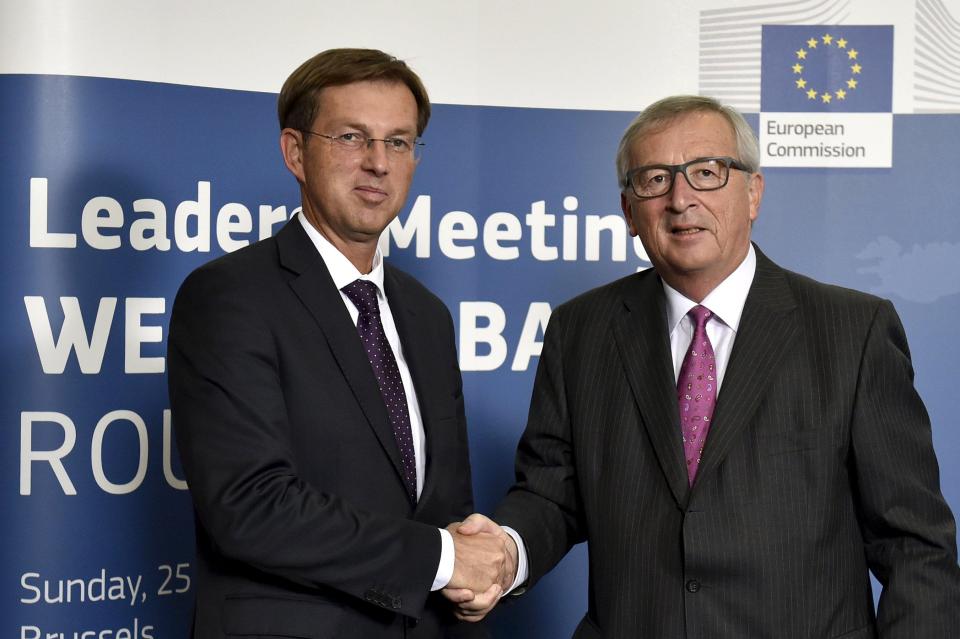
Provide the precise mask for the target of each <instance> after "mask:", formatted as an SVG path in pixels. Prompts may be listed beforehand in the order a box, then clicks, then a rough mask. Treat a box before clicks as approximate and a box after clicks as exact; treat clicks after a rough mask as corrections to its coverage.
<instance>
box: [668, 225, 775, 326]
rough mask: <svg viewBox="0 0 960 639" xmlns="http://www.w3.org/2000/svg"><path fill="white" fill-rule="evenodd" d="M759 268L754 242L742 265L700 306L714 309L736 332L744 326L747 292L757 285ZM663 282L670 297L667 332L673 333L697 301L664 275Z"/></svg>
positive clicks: (711, 292) (714, 312)
mask: <svg viewBox="0 0 960 639" xmlns="http://www.w3.org/2000/svg"><path fill="white" fill-rule="evenodd" d="M756 271H757V254H756V252H755V251H754V250H753V244H750V249H749V250H748V251H747V256H746V257H745V258H743V261H742V262H740V266H738V267H737V268H736V269H735V270H734V271H733V273H731V274H730V275H728V276H727V277H726V279H724V280H723V281H722V282H720V284H718V285H717V287H716V288H715V289H713V290H712V291H710V293H709V294H708V295H707V296H706V297H705V298H703V301H702V302H700V305H701V306H705V307H707V308H708V309H710V310H711V311H712V312H713V314H714V315H716V316H717V317H718V318H720V320H721V321H722V322H723V323H724V324H726V325H727V326H729V327H730V328H731V329H733V331H734V332H736V331H737V328H738V327H739V326H740V316H741V315H742V314H743V305H744V304H745V303H746V301H747V294H748V293H749V292H750V285H751V284H753V276H754V274H755V273H756ZM660 281H661V283H662V284H663V292H664V293H665V294H666V296H667V332H668V333H672V332H673V331H674V330H675V329H676V328H677V325H678V324H679V323H680V320H682V319H683V318H684V317H685V316H686V314H687V313H689V312H690V309H691V308H693V307H694V306H696V305H697V303H696V302H694V301H693V300H691V299H689V298H688V297H686V296H685V295H683V293H681V292H679V291H678V290H676V289H675V288H673V287H672V286H670V285H669V284H667V283H666V282H665V281H663V278H661V279H660Z"/></svg>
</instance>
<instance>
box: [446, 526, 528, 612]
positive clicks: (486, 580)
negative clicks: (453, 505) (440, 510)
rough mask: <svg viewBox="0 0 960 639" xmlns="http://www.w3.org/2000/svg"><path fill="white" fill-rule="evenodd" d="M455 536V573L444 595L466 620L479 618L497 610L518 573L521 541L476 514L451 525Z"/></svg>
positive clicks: (451, 532)
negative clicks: (500, 600) (498, 602)
mask: <svg viewBox="0 0 960 639" xmlns="http://www.w3.org/2000/svg"><path fill="white" fill-rule="evenodd" d="M447 530H448V531H450V534H451V535H452V536H453V547H454V555H455V563H454V568H453V577H452V578H451V579H450V583H449V584H447V587H446V588H444V589H443V595H444V596H445V597H446V598H447V599H449V600H450V601H452V602H453V603H455V604H456V610H455V612H454V614H455V615H456V617H457V618H458V619H461V620H463V621H479V620H481V619H483V618H484V617H485V616H486V615H487V613H489V612H490V611H491V610H493V608H494V606H496V605H497V601H498V600H499V599H500V595H501V594H502V593H504V592H506V591H507V590H509V588H510V586H512V585H513V581H514V579H515V578H516V575H517V554H518V552H517V545H516V543H515V542H514V540H513V537H511V536H510V535H509V534H507V533H506V531H504V530H503V529H502V528H501V527H500V526H498V525H497V524H496V522H494V521H492V520H491V519H489V518H487V517H484V516H483V515H480V514H473V515H470V516H469V517H467V519H466V520H464V521H463V522H460V523H453V524H450V525H449V526H447Z"/></svg>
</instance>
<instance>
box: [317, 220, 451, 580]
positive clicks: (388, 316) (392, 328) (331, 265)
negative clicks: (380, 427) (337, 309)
mask: <svg viewBox="0 0 960 639" xmlns="http://www.w3.org/2000/svg"><path fill="white" fill-rule="evenodd" d="M299 217H300V224H302V225H303V228H304V230H305V231H306V232H307V236H308V237H309V238H310V240H311V241H312V242H313V245H314V246H316V247H317V251H318V252H319V253H320V257H321V258H323V262H324V264H326V265H327V270H328V271H330V277H331V278H333V284H334V286H336V287H337V289H338V290H339V292H340V298H341V299H342V300H343V304H344V306H345V307H346V308H347V311H348V312H349V313H350V318H351V319H352V320H353V323H354V325H356V323H357V318H358V317H359V316H360V311H358V310H357V307H356V306H354V305H353V302H352V301H350V298H349V297H347V295H346V294H345V293H344V292H343V290H342V289H343V287H344V286H346V285H347V284H350V283H351V282H353V281H355V280H367V281H370V282H373V283H374V284H376V285H377V304H378V305H379V306H380V321H381V322H382V323H383V332H384V333H385V334H386V336H387V342H389V343H390V349H391V350H392V351H393V355H394V357H395V358H396V360H397V368H398V369H400V379H401V380H402V381H403V393H404V395H405V396H406V398H407V408H408V409H409V413H410V434H411V435H412V437H413V454H414V457H415V458H416V465H417V497H419V496H420V493H421V492H423V479H424V473H426V459H427V449H426V437H425V434H424V431H423V419H422V417H421V416H420V404H419V403H418V402H417V394H416V393H415V392H414V390H413V378H412V377H411V376H410V368H409V366H407V361H406V359H405V358H404V356H403V345H402V344H400V334H399V333H397V325H396V323H395V322H394V321H393V313H391V312H390V303H389V302H388V301H387V296H386V294H385V293H384V289H383V255H382V254H381V253H380V249H379V248H377V252H376V253H375V254H374V256H373V268H371V269H370V272H369V273H361V272H360V271H359V270H357V267H356V266H354V265H353V263H352V262H351V261H350V260H348V259H347V257H346V256H345V255H344V254H343V253H341V252H340V251H339V250H337V248H336V247H335V246H334V245H333V244H331V243H330V241H329V240H328V239H327V238H325V237H324V236H323V235H322V234H321V233H320V232H319V231H317V229H315V228H314V227H313V225H312V224H310V223H309V222H308V221H307V219H306V217H304V216H303V214H300V216H299ZM440 539H441V544H442V546H441V547H442V550H441V555H440V566H439V567H438V570H437V576H436V578H435V579H434V582H433V587H432V588H431V590H439V589H440V588H443V587H444V586H446V585H447V583H449V581H450V578H451V577H452V576H453V564H454V549H453V537H451V536H450V533H449V532H447V531H446V530H443V529H440Z"/></svg>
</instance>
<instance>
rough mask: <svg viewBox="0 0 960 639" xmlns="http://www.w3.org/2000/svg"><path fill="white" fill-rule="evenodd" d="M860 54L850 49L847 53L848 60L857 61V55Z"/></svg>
mask: <svg viewBox="0 0 960 639" xmlns="http://www.w3.org/2000/svg"><path fill="white" fill-rule="evenodd" d="M859 53H860V52H859V51H857V50H856V49H850V50H849V51H847V59H849V60H856V59H857V55H858V54H859Z"/></svg>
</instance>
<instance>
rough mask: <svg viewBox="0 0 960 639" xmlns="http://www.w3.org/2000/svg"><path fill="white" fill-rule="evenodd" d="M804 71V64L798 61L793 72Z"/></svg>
mask: <svg viewBox="0 0 960 639" xmlns="http://www.w3.org/2000/svg"><path fill="white" fill-rule="evenodd" d="M802 71H803V65H802V64H800V63H799V62H798V63H797V64H795V65H793V72H794V73H801V72H802Z"/></svg>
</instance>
